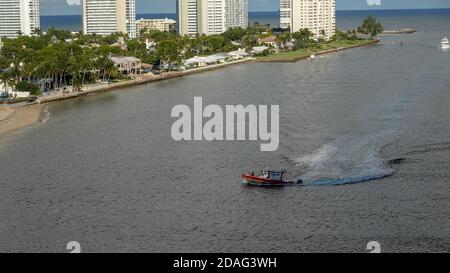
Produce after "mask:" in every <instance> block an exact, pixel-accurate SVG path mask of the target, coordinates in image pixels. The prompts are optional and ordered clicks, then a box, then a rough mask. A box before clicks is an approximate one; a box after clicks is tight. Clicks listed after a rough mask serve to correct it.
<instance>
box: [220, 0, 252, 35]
mask: <svg viewBox="0 0 450 273" xmlns="http://www.w3.org/2000/svg"><path fill="white" fill-rule="evenodd" d="M247 26H248V0H226V2H225V27H226V29H229V28H233V27H241V28H247Z"/></svg>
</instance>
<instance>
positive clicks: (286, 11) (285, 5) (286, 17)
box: [280, 0, 292, 29]
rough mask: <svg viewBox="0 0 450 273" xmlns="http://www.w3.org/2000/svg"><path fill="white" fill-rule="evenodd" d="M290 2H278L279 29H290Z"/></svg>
mask: <svg viewBox="0 0 450 273" xmlns="http://www.w3.org/2000/svg"><path fill="white" fill-rule="evenodd" d="M291 2H292V0H280V28H283V29H289V28H291V19H292V17H291Z"/></svg>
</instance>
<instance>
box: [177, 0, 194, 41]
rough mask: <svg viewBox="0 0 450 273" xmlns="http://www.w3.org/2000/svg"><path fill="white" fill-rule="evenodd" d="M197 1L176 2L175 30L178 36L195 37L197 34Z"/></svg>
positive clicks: (182, 0) (184, 0)
mask: <svg viewBox="0 0 450 273" xmlns="http://www.w3.org/2000/svg"><path fill="white" fill-rule="evenodd" d="M198 1H199V0H177V29H178V33H179V34H180V35H196V34H197V33H198V18H197V2H198Z"/></svg>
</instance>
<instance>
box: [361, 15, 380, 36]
mask: <svg viewBox="0 0 450 273" xmlns="http://www.w3.org/2000/svg"><path fill="white" fill-rule="evenodd" d="M383 31H384V27H383V25H382V24H381V23H380V22H378V21H377V19H375V17H373V16H369V17H367V18H366V19H365V20H364V22H363V24H362V25H361V26H360V27H358V32H359V33H362V34H366V35H370V37H371V38H373V37H376V36H377V35H378V34H380V33H382V32H383Z"/></svg>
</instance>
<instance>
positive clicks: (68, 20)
mask: <svg viewBox="0 0 450 273" xmlns="http://www.w3.org/2000/svg"><path fill="white" fill-rule="evenodd" d="M369 15H373V16H376V17H377V18H379V19H380V20H382V21H383V22H386V21H395V23H393V24H392V27H409V26H410V25H406V24H407V23H410V22H409V21H408V20H403V18H411V16H416V17H417V18H422V17H424V16H428V15H431V16H434V17H436V18H437V17H446V16H449V15H450V10H449V9H440V10H435V9H431V10H386V11H380V10H364V11H337V13H336V24H337V27H338V28H339V29H341V30H350V29H354V28H356V27H357V26H359V25H360V24H361V22H362V21H363V20H364V18H366V17H367V16H369ZM166 17H167V18H170V19H174V20H176V19H177V18H176V14H174V13H155V14H137V15H136V18H138V19H140V18H166ZM279 18H280V13H279V12H278V11H275V12H274V11H268V12H249V23H250V24H253V23H255V22H259V23H260V24H269V25H271V26H274V27H278V26H279V24H280V19H279ZM386 26H387V27H391V25H390V24H389V23H388V24H387V25H386ZM51 27H54V28H57V29H67V30H70V31H80V30H81V29H82V17H81V15H64V16H41V28H42V30H43V31H47V30H48V29H49V28H51Z"/></svg>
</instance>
